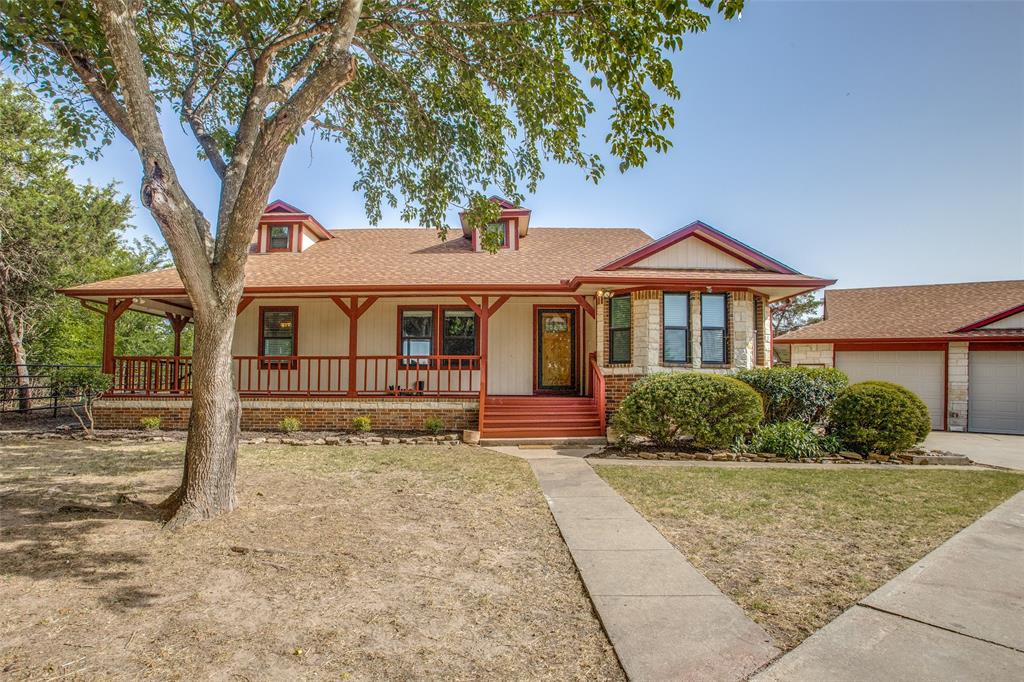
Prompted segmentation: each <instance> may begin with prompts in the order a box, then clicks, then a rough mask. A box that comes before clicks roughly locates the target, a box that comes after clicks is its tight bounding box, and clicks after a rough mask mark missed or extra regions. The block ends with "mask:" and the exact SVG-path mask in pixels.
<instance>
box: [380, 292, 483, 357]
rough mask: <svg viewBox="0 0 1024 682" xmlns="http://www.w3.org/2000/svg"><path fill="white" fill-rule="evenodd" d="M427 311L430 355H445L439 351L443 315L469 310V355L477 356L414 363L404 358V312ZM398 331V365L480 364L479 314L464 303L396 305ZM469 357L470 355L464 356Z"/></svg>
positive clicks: (442, 347)
mask: <svg viewBox="0 0 1024 682" xmlns="http://www.w3.org/2000/svg"><path fill="white" fill-rule="evenodd" d="M416 310H418V311H427V312H430V319H431V325H432V326H431V335H430V355H431V356H434V355H446V353H443V352H441V351H443V350H444V339H445V333H444V315H445V313H446V312H448V311H450V310H457V311H460V312H469V313H472V315H473V353H472V354H471V355H473V356H477V358H473V359H467V360H445V361H441V362H438V361H437V360H428V361H427V362H425V363H416V362H414V361H410V360H408V359H406V354H405V353H403V352H402V345H403V343H402V342H403V341H404V340H405V338H406V337H405V335H404V333H403V328H402V321H403V319H404V317H405V313H406V312H409V311H416ZM397 326H398V333H397V337H398V338H397V342H398V347H397V349H396V351H395V352H396V354H397V355H398V357H399V358H402V359H401V360H399V362H398V366H399V367H421V368H428V367H429V368H434V369H437V368H440V369H477V368H479V366H480V361H479V359H478V357H479V355H480V316H479V315H477V314H476V313H475V312H473V309H472V308H470V307H468V306H464V305H443V304H437V305H400V306H398V320H397ZM414 338H426V337H414ZM466 357H467V358H469V357H470V356H466Z"/></svg>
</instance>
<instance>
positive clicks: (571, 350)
mask: <svg viewBox="0 0 1024 682" xmlns="http://www.w3.org/2000/svg"><path fill="white" fill-rule="evenodd" d="M537 390H540V391H559V392H567V393H568V392H572V391H575V390H576V311H575V310H573V309H571V308H570V309H563V308H559V309H544V308H541V309H538V310H537Z"/></svg>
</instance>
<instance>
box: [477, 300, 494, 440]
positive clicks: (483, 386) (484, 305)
mask: <svg viewBox="0 0 1024 682" xmlns="http://www.w3.org/2000/svg"><path fill="white" fill-rule="evenodd" d="M490 319H491V310H490V306H489V305H488V298H487V296H481V297H480V416H479V422H480V423H479V424H477V429H478V430H480V431H482V430H483V428H484V404H485V403H486V402H487V345H488V344H487V327H488V326H489V325H488V322H489V321H490Z"/></svg>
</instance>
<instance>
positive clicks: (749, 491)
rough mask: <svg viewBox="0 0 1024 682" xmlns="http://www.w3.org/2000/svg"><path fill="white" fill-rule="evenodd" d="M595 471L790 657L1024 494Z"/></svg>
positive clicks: (995, 476) (956, 475) (906, 479)
mask: <svg viewBox="0 0 1024 682" xmlns="http://www.w3.org/2000/svg"><path fill="white" fill-rule="evenodd" d="M594 468H595V470H596V471H597V473H598V474H599V475H600V476H601V477H602V478H604V479H605V480H606V481H607V482H608V483H609V484H610V485H612V486H613V487H614V488H615V489H616V490H617V491H618V492H619V493H621V494H622V495H623V496H624V497H625V498H626V499H627V500H628V501H629V502H630V503H631V504H633V505H634V506H635V507H636V508H637V510H638V511H640V513H642V514H643V515H644V516H645V517H646V518H647V519H648V520H649V521H650V522H651V523H653V524H654V525H655V526H656V527H657V528H658V530H660V531H661V532H662V534H664V535H665V537H666V538H667V539H668V540H669V541H670V542H672V544H673V545H675V547H676V548H678V549H679V550H680V551H681V552H682V553H683V554H684V555H685V556H686V557H687V559H689V560H690V561H691V562H692V563H693V564H694V565H695V566H696V567H697V568H698V569H699V570H700V571H701V572H703V573H704V574H705V575H706V576H707V577H708V578H709V579H710V580H711V581H712V582H714V583H715V584H716V585H717V586H718V587H719V588H720V589H721V590H722V591H724V592H725V593H726V594H727V595H729V596H730V597H731V598H732V599H734V600H736V601H737V602H738V603H739V604H740V605H741V606H742V607H743V608H744V609H745V610H746V611H747V613H748V614H749V615H750V616H751V618H753V619H754V620H755V621H757V622H758V623H760V624H761V625H762V626H764V627H765V629H766V630H768V632H769V634H771V635H772V637H773V638H774V639H775V640H776V642H778V643H779V644H780V645H781V646H782V647H783V648H786V649H789V648H792V647H794V646H796V645H797V644H798V643H799V642H800V641H802V640H803V639H804V638H806V637H807V636H808V635H810V634H811V633H813V632H814V631H815V630H817V629H818V628H820V627H822V626H823V625H825V624H826V623H828V622H829V621H831V620H832V619H833V618H835V617H836V616H838V615H839V614H840V613H841V612H842V611H844V610H845V609H847V608H849V607H850V606H852V605H853V604H855V603H856V602H857V601H858V600H860V599H861V598H863V597H864V596H866V595H867V594H869V593H870V592H872V591H873V590H875V589H876V588H878V587H879V586H881V585H882V584H884V583H885V582H887V581H888V580H890V579H892V578H893V577H895V576H896V575H897V574H898V573H900V572H901V571H903V570H905V569H906V568H907V567H909V566H910V565H911V564H913V563H914V562H915V561H917V560H918V559H920V558H921V557H923V556H924V555H925V554H927V553H928V552H929V551H931V550H932V549H934V548H935V547H937V546H938V545H940V544H941V543H942V542H944V541H945V540H946V539H948V538H949V537H950V536H952V535H953V534H954V533H956V532H957V531H958V530H960V529H961V528H964V527H965V526H967V525H969V524H970V523H971V522H972V521H974V520H975V519H977V518H978V517H980V516H981V515H983V514H984V513H986V512H988V511H989V510H991V509H992V508H993V507H995V506H996V505H998V504H999V503H1001V502H1002V501H1004V500H1006V499H1007V498H1009V497H1010V496H1012V495H1013V494H1015V493H1016V492H1018V491H1020V490H1022V489H1024V475H1021V474H1015V473H1004V472H996V471H988V470H983V469H980V468H979V469H978V470H977V471H958V470H934V469H932V470H926V469H922V470H911V469H894V468H879V469H864V468H858V469H831V470H822V469H817V470H815V469H812V468H807V469H801V468H788V469H786V468H779V467H763V468H762V467H755V468H751V467H747V468H738V467H642V466H622V465H611V464H608V465H601V464H596V465H595V467H594Z"/></svg>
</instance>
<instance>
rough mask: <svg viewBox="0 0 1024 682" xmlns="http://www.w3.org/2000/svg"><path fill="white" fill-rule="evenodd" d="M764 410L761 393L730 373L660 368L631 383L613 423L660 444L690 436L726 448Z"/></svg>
mask: <svg viewBox="0 0 1024 682" xmlns="http://www.w3.org/2000/svg"><path fill="white" fill-rule="evenodd" d="M763 409H764V408H763V407H762V405H761V398H760V397H759V396H758V395H757V392H756V391H754V389H752V388H750V386H748V385H746V384H745V383H743V382H742V381H739V380H737V379H733V378H732V377H726V376H721V375H718V374H698V373H696V372H671V373H669V372H662V373H658V374H651V375H648V376H646V377H644V378H642V379H640V380H639V381H637V382H636V383H635V384H633V387H632V388H631V389H630V391H629V393H628V394H627V395H626V397H625V399H623V401H622V404H621V405H619V409H618V411H617V412H616V413H615V419H614V425H615V428H616V429H617V430H618V431H619V433H621V434H623V435H624V436H642V437H644V438H649V439H650V440H652V441H653V442H654V443H656V444H658V445H669V444H671V443H673V442H675V441H677V440H679V439H680V438H682V437H683V436H691V437H692V438H693V444H694V445H695V446H697V447H726V446H728V445H729V444H731V443H732V442H733V441H735V440H736V439H737V438H739V437H742V436H744V435H746V434H747V433H750V431H751V430H752V429H753V428H754V427H755V426H757V425H758V423H760V421H761V417H762V416H763Z"/></svg>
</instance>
